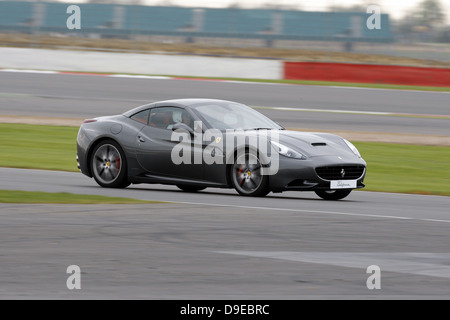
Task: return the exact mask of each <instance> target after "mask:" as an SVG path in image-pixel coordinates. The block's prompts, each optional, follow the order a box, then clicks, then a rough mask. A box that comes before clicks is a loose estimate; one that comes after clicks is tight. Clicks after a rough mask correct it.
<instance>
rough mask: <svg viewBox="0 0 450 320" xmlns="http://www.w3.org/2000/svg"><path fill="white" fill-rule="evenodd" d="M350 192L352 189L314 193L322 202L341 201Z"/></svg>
mask: <svg viewBox="0 0 450 320" xmlns="http://www.w3.org/2000/svg"><path fill="white" fill-rule="evenodd" d="M350 192H352V189H345V190H317V191H315V193H316V194H317V195H318V196H319V197H321V198H322V199H324V200H341V199H344V198H345V197H346V196H348V195H349V194H350Z"/></svg>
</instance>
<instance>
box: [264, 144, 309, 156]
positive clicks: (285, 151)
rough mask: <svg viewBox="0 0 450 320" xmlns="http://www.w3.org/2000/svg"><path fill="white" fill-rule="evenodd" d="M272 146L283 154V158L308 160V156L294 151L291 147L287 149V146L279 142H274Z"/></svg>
mask: <svg viewBox="0 0 450 320" xmlns="http://www.w3.org/2000/svg"><path fill="white" fill-rule="evenodd" d="M272 145H273V146H274V147H275V149H276V150H277V151H278V153H279V154H281V155H282V156H285V157H288V158H294V159H302V160H304V159H306V156H305V155H303V154H301V153H299V152H297V151H295V150H292V149H291V148H289V147H286V146H285V145H283V144H281V143H278V142H273V141H272Z"/></svg>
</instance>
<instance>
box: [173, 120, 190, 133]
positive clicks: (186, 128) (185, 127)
mask: <svg viewBox="0 0 450 320" xmlns="http://www.w3.org/2000/svg"><path fill="white" fill-rule="evenodd" d="M176 130H184V131H187V132H189V134H190V135H191V136H193V135H194V130H193V129H192V128H191V127H189V126H188V125H187V124H185V123H182V122H178V123H175V124H174V125H173V126H172V131H176Z"/></svg>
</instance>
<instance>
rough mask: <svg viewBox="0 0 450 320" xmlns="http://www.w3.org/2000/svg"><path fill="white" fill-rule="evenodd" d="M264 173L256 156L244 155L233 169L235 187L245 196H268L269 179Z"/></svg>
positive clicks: (232, 175)
mask: <svg viewBox="0 0 450 320" xmlns="http://www.w3.org/2000/svg"><path fill="white" fill-rule="evenodd" d="M262 172H263V170H262V165H261V162H260V161H259V159H258V158H257V157H256V156H255V155H254V154H252V153H249V152H246V153H245V154H242V155H241V156H239V157H237V159H236V161H235V163H234V164H233V167H232V168H231V181H232V183H233V187H234V188H235V189H236V191H237V192H238V193H239V194H240V195H243V196H251V197H264V196H266V195H267V194H268V193H269V192H270V189H269V177H268V176H267V175H264V174H263V173H262Z"/></svg>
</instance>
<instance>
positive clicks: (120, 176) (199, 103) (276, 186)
mask: <svg viewBox="0 0 450 320" xmlns="http://www.w3.org/2000/svg"><path fill="white" fill-rule="evenodd" d="M77 162H78V168H79V169H80V171H81V172H82V173H83V174H85V175H87V176H88V177H93V178H94V179H95V181H96V182H97V183H98V184H99V185H100V186H102V187H110V188H125V187H127V186H129V185H130V184H131V183H133V184H138V183H157V184H170V185H176V186H177V187H179V188H180V189H181V190H184V191H188V192H195V191H199V190H203V189H205V188H207V187H215V188H235V189H236V191H237V192H238V193H239V194H241V195H245V196H265V195H267V194H268V193H269V192H283V191H288V190H294V191H314V192H315V193H316V194H317V195H318V196H319V197H321V198H323V199H326V200H339V199H343V198H345V197H346V196H348V195H349V194H350V192H351V191H352V190H353V189H359V188H363V187H364V183H363V180H364V177H365V174H366V162H365V161H364V160H363V159H362V158H361V155H360V154H359V152H358V150H357V149H356V148H355V146H354V145H353V144H352V143H350V142H349V141H347V140H345V139H343V138H341V137H339V136H337V135H333V134H328V133H311V132H298V131H289V130H285V129H284V128H283V127H282V126H280V125H279V124H278V123H276V122H274V121H272V120H271V119H269V118H267V117H266V116H264V115H263V114H261V113H259V112H257V111H256V110H254V109H253V108H250V107H248V106H246V105H243V104H240V103H237V102H233V101H225V100H215V99H177V100H167V101H160V102H154V103H150V104H146V105H143V106H140V107H137V108H134V109H132V110H129V111H127V112H125V113H123V114H121V115H114V116H106V117H98V118H94V119H87V120H85V121H84V122H83V124H82V125H81V127H80V130H79V133H78V137H77Z"/></svg>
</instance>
